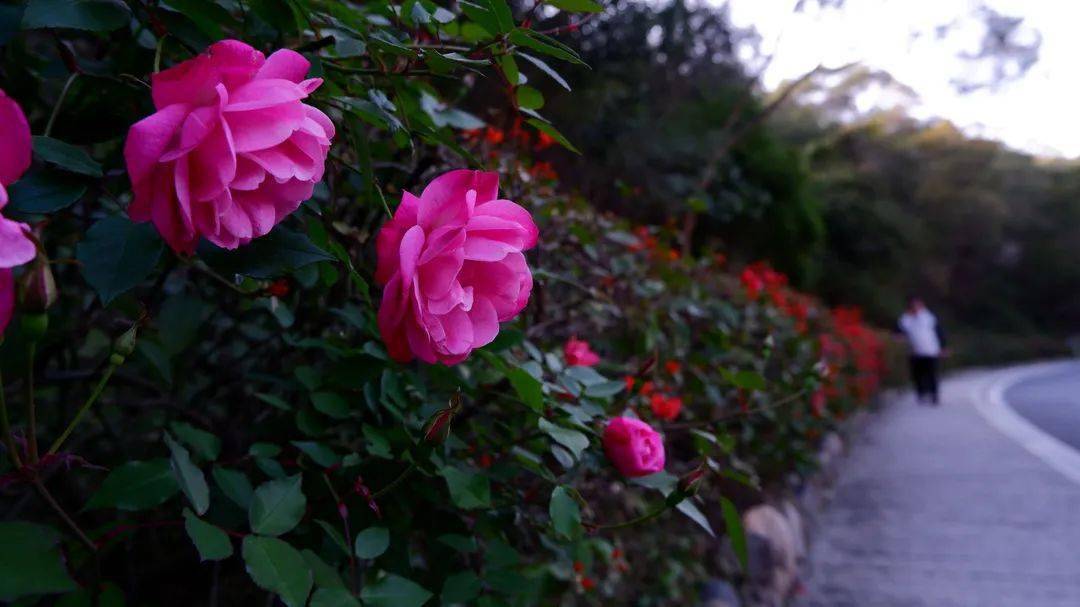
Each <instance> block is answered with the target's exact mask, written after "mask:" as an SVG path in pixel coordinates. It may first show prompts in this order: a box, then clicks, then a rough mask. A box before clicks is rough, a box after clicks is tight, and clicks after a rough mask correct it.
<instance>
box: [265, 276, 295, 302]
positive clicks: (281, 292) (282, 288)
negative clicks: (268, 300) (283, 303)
mask: <svg viewBox="0 0 1080 607" xmlns="http://www.w3.org/2000/svg"><path fill="white" fill-rule="evenodd" d="M289 290H290V288H289V281H288V280H286V279H284V278H279V279H277V280H275V281H274V282H272V283H270V286H268V287H266V294H267V295H269V296H271V297H285V296H286V295H288V294H289Z"/></svg>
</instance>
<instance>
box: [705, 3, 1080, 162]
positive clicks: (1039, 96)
mask: <svg viewBox="0 0 1080 607" xmlns="http://www.w3.org/2000/svg"><path fill="white" fill-rule="evenodd" d="M710 1H711V2H712V3H714V4H718V5H719V4H723V3H724V2H723V1H721V0H710ZM727 4H728V5H729V8H730V14H731V18H732V21H733V22H734V23H735V24H736V25H737V26H740V27H745V26H753V27H754V28H756V29H757V31H758V32H759V33H760V34H761V37H762V40H761V50H762V52H763V53H765V54H773V53H774V52H775V54H774V58H773V60H772V62H771V63H770V64H769V65H768V67H767V69H766V71H765V73H764V74H763V81H764V85H765V87H766V88H768V89H774V88H776V87H777V86H778V85H780V84H781V83H783V82H784V81H785V80H789V79H792V78H797V77H798V76H800V75H802V74H804V73H806V72H807V71H809V70H811V69H813V68H814V67H815V66H817V65H818V64H822V65H824V66H825V67H836V66H840V65H844V64H846V63H849V62H852V61H858V62H861V63H862V64H864V65H866V66H868V67H870V68H877V69H883V70H886V71H888V72H889V73H891V74H892V75H893V76H894V77H895V78H896V79H897V80H899V81H900V82H901V83H903V84H905V85H907V86H909V87H911V88H912V89H914V91H915V92H916V93H917V95H918V101H917V102H916V103H915V104H914V105H912V106H911V108H910V110H909V111H910V113H911V114H912V115H914V116H916V117H919V118H931V117H941V118H945V119H948V120H950V121H952V122H953V123H955V124H956V125H957V126H959V127H960V128H962V129H963V130H964V131H965V132H967V133H969V134H972V135H977V136H981V137H987V138H991V139H998V140H1001V141H1003V142H1005V143H1006V144H1007V145H1009V146H1011V147H1014V148H1017V149H1021V150H1025V151H1028V152H1031V153H1034V154H1039V155H1046V156H1058V157H1068V158H1075V157H1080V119H1078V118H1077V111H1078V110H1080V65H1078V64H1080V2H1076V1H1075V0H984V1H983V2H981V3H980V2H977V1H975V0H846V2H844V3H843V6H842V7H841V8H827V9H821V8H819V7H817V6H816V3H814V2H808V3H807V5H808V7H807V8H806V10H805V11H804V12H801V13H795V12H794V10H793V9H794V6H795V4H796V1H795V0H728V2H727ZM979 4H985V5H987V6H989V7H991V8H993V9H994V10H996V11H998V12H1000V13H1002V14H1005V15H1009V16H1016V17H1023V18H1024V22H1023V26H1022V31H1023V34H1022V35H1024V36H1027V37H1029V39H1033V38H1034V37H1035V36H1041V38H1042V46H1041V49H1040V51H1039V60H1038V61H1037V62H1036V63H1035V65H1034V66H1033V67H1031V69H1030V70H1028V72H1027V73H1026V74H1024V75H1023V76H1020V77H1018V78H1016V79H1015V80H1011V81H1009V82H1007V83H1005V84H1003V85H1001V86H1000V87H998V88H996V89H994V90H991V89H982V90H978V91H975V92H971V93H968V94H961V93H960V92H958V91H957V89H956V87H955V86H953V84H952V83H951V81H953V80H954V79H955V78H958V77H970V76H971V75H973V74H974V75H978V74H980V73H982V72H980V71H978V70H980V69H982V70H984V69H986V68H987V66H986V65H985V64H983V65H982V66H981V67H977V66H973V64H972V63H971V62H968V61H965V60H963V59H962V58H960V57H958V56H957V55H958V53H961V52H964V51H977V50H978V48H979V43H980V41H981V39H982V36H983V33H984V28H983V25H982V24H981V22H980V21H979V20H978V19H977V18H974V17H973V15H974V11H975V9H977V7H978V6H979ZM948 23H955V27H954V28H953V29H951V30H950V33H949V34H948V35H947V36H945V37H944V38H942V37H939V36H937V35H935V28H937V27H938V26H940V25H944V24H948ZM1036 32H1037V33H1036ZM774 49H775V51H774Z"/></svg>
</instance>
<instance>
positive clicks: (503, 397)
mask: <svg viewBox="0 0 1080 607" xmlns="http://www.w3.org/2000/svg"><path fill="white" fill-rule="evenodd" d="M599 10H602V7H600V6H599V5H596V4H594V3H592V2H591V1H583V2H550V3H546V4H545V5H544V8H542V9H541V8H540V6H539V5H537V6H535V7H533V6H511V5H509V4H507V3H504V2H503V1H502V0H480V1H478V2H470V3H460V4H452V5H451V4H443V3H438V4H437V3H434V2H431V1H429V0H420V1H410V2H405V3H391V2H387V1H384V0H376V1H373V2H363V3H352V2H345V3H341V2H321V1H316V0H287V1H286V0H259V1H253V2H244V3H233V2H221V3H217V2H209V1H205V0H198V1H185V2H166V3H149V4H146V3H131V4H125V3H121V2H116V1H114V0H84V1H83V2H80V3H79V7H78V10H76V9H70V10H66V9H65V10H61V9H60V8H58V5H57V4H56V3H54V2H46V1H45V0H30V1H28V2H23V3H20V4H18V5H14V8H7V7H5V9H4V10H2V11H0V20H2V26H3V27H0V44H3V53H2V55H0V75H2V78H3V80H2V81H0V88H3V89H4V90H5V91H7V93H8V95H10V98H9V97H3V98H0V101H3V104H0V111H2V112H6V113H5V114H4V115H3V117H4V118H5V119H4V120H3V121H2V122H0V129H10V128H15V129H16V130H15V131H12V132H11V134H10V135H9V133H8V132H7V131H5V132H4V137H3V139H2V140H0V160H2V161H3V162H2V163H0V164H2V166H0V183H2V184H3V186H4V188H5V192H6V194H7V198H8V203H7V206H6V207H4V209H3V211H4V217H5V219H3V220H2V221H3V222H4V223H2V224H0V228H2V231H0V235H2V237H3V239H4V240H0V245H2V249H0V259H3V264H0V267H2V268H3V270H2V272H0V318H6V317H7V316H8V315H9V313H10V311H11V309H12V307H14V309H15V314H16V316H15V317H14V318H13V322H11V323H10V325H8V327H7V330H6V332H5V333H4V340H3V344H2V345H0V370H2V371H3V373H2V374H0V377H2V387H0V390H2V391H3V392H2V393H3V395H4V397H5V398H3V399H0V413H2V414H3V415H0V422H2V427H0V434H2V435H3V436H2V438H3V441H4V454H5V455H4V458H3V463H2V466H3V468H2V469H0V491H3V492H4V495H5V497H6V498H11V499H5V500H4V501H3V505H2V506H0V508H2V510H0V511H2V513H3V515H2V517H0V561H2V562H3V563H5V567H7V568H8V569H7V570H5V573H10V575H6V576H0V577H2V578H3V579H0V600H3V601H16V604H39V603H40V604H54V603H56V602H57V601H60V604H65V605H67V604H75V605H79V604H113V605H121V604H131V605H136V604H160V605H185V606H186V605H192V604H202V603H209V604H228V605H234V604H235V605H248V604H268V603H271V604H284V605H287V606H289V607H296V606H300V605H312V606H316V607H325V606H328V605H344V606H349V605H360V604H363V605H365V606H368V607H383V606H390V605H393V606H395V607H402V606H403V607H410V606H412V607H418V606H420V605H435V604H441V605H459V604H469V605H472V604H476V605H486V606H502V605H550V604H567V605H569V604H626V603H629V602H637V603H639V604H673V603H692V602H694V601H695V600H696V597H695V596H694V588H695V586H696V584H697V582H700V581H702V580H703V579H706V578H707V577H710V576H716V575H721V574H723V575H728V576H729V577H730V578H731V579H736V578H737V577H738V576H737V574H735V573H734V572H728V571H725V570H722V569H721V568H719V567H716V566H713V564H714V562H713V559H711V558H710V556H712V555H715V554H718V553H720V552H722V551H723V549H722V546H724V545H725V544H724V541H727V542H728V544H730V546H731V547H732V548H731V549H732V550H733V552H734V553H735V556H736V557H738V559H741V560H743V561H745V558H746V554H745V549H744V547H745V543H744V542H743V541H741V527H740V524H739V521H738V508H739V507H741V506H743V505H745V504H746V499H747V496H750V497H751V498H760V496H761V495H762V494H763V492H764V491H766V490H773V489H776V488H780V489H783V488H786V487H788V483H789V482H790V479H791V478H792V477H793V476H794V477H796V478H798V477H799V476H800V475H801V474H804V473H806V472H809V471H810V470H812V469H813V466H814V461H813V453H814V451H815V449H816V445H817V442H818V441H819V440H820V439H821V437H822V436H823V434H824V433H825V432H828V431H830V430H832V429H834V428H835V427H836V424H837V422H838V417H839V416H843V415H847V414H849V413H850V412H851V411H853V410H854V409H855V408H856V407H858V406H862V405H863V404H864V403H865V399H867V398H869V397H870V396H871V395H872V391H873V389H874V382H875V381H876V379H877V374H878V372H879V369H880V367H879V363H878V360H879V358H878V356H877V354H875V352H876V350H875V349H876V348H877V345H876V343H875V341H874V337H873V335H874V334H873V332H872V331H871V330H870V329H868V328H867V327H865V325H864V324H863V323H862V321H861V319H860V318H858V316H857V315H856V314H854V313H852V312H850V311H836V312H834V313H830V312H829V311H828V310H827V309H826V308H825V307H824V306H822V305H820V304H818V303H817V302H815V301H814V300H813V299H811V298H809V297H808V296H804V295H802V294H799V293H797V292H795V291H794V290H793V289H792V288H791V287H790V286H789V285H788V284H787V281H786V280H784V279H783V278H782V277H781V276H780V275H779V274H777V273H775V271H773V270H769V272H772V274H768V273H766V274H765V275H764V277H761V276H758V275H759V274H761V273H762V268H765V267H766V266H764V265H755V266H753V267H752V269H751V272H752V273H754V276H755V277H757V278H760V282H761V284H760V286H757V287H755V289H756V290H755V291H754V292H752V293H746V292H744V291H743V290H742V289H740V288H739V279H738V277H737V276H738V274H737V271H733V270H731V269H729V268H728V266H727V265H726V256H734V255H735V253H734V252H725V253H723V254H721V253H713V252H710V251H704V250H701V251H697V250H688V251H686V254H683V253H682V252H681V250H680V249H679V247H678V235H677V234H676V233H675V231H674V230H673V228H671V227H670V226H664V227H655V226H641V225H633V224H631V223H630V222H629V221H627V220H625V219H622V218H618V217H613V216H610V215H605V214H602V213H599V212H598V211H597V210H596V209H594V208H592V207H591V206H590V205H589V204H588V202H587V201H585V200H582V199H580V198H579V197H577V196H575V195H573V194H572V193H567V192H563V191H561V190H559V189H558V175H557V170H556V166H558V164H557V157H558V156H557V155H558V154H560V153H570V152H569V151H564V150H570V149H572V148H573V144H572V142H570V141H567V140H566V139H565V137H563V135H562V134H561V133H560V132H559V130H558V128H557V126H556V125H553V124H551V123H550V122H548V121H547V120H545V119H544V117H543V115H542V114H541V113H540V111H539V110H541V109H542V107H543V99H544V93H543V91H542V90H541V89H543V88H544V87H546V86H549V85H553V86H558V87H563V86H564V85H565V79H564V78H563V76H561V75H560V73H559V71H558V70H560V69H565V68H567V67H570V68H571V69H574V68H573V66H575V65H578V64H580V59H579V58H578V55H577V53H576V52H575V51H574V49H572V48H570V47H568V46H566V45H565V44H563V43H562V42H560V39H559V35H560V34H562V33H564V32H567V31H570V30H571V29H573V28H576V27H578V26H579V25H580V24H582V23H585V24H587V22H588V19H589V16H588V15H587V14H582V13H589V12H596V11H599ZM478 74H480V75H482V76H483V79H481V78H478V76H477V75H478ZM492 83H499V85H498V88H499V89H500V90H499V91H496V93H498V94H494V93H493V91H492V90H491V89H490V88H489V87H491V86H494V85H493V84H492ZM541 83H544V84H541ZM11 100H16V101H17V102H18V103H19V104H20V105H21V106H22V108H23V109H24V110H25V115H26V117H27V118H28V119H29V120H26V121H22V122H20V121H17V120H15V119H14V118H12V119H11V120H8V119H7V118H8V117H9V116H11V117H17V116H22V113H21V112H20V113H17V114H16V113H11V112H16V111H17V110H13V109H12V108H14V107H17V106H15V105H14V104H13V103H11ZM12 125H14V127H13V126H12ZM23 125H25V126H26V127H28V128H23ZM30 133H33V134H34V135H35V136H34V137H32V138H31V137H30ZM14 144H17V145H14ZM31 147H32V150H33V152H32V158H31V156H30V149H31ZM28 165H29V169H27V166H28ZM16 180H17V181H16ZM416 192H419V194H418V195H417V194H415V193H416ZM24 225H25V226H26V227H24ZM31 228H32V230H33V232H32V233H33V234H34V236H33V237H31V236H30V234H31V232H29V230H30V229H31ZM30 261H33V263H28V262H30ZM4 264H8V265H4ZM9 268H14V269H13V270H11V269H9ZM372 284H375V285H377V287H373V286H372ZM754 284H757V283H756V282H755V283H754ZM16 293H18V296H17V297H15V294H16ZM765 294H767V295H768V296H765ZM747 295H750V297H748V296H747ZM793 302H795V303H793ZM598 353H599V354H598ZM601 354H602V356H601ZM414 359H418V360H414ZM823 398H824V401H822V399H823ZM723 537H726V538H727V539H726V540H723V539H721V538H723ZM738 559H737V560H738Z"/></svg>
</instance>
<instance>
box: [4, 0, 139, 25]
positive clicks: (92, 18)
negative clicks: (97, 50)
mask: <svg viewBox="0 0 1080 607" xmlns="http://www.w3.org/2000/svg"><path fill="white" fill-rule="evenodd" d="M130 19H131V10H130V9H128V7H127V5H126V4H124V3H123V2H121V1H120V0H30V2H29V3H28V4H27V5H26V12H24V13H23V20H22V27H23V29H28V30H29V29H41V28H54V27H55V28H71V29H81V30H89V31H92V32H108V31H112V30H114V29H118V28H121V27H124V26H126V25H127V24H128V21H129V20H130Z"/></svg>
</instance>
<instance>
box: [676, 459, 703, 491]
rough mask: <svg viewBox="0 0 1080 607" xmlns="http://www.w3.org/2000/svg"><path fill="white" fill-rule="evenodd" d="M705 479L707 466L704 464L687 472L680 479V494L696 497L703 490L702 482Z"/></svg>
mask: <svg viewBox="0 0 1080 607" xmlns="http://www.w3.org/2000/svg"><path fill="white" fill-rule="evenodd" d="M704 478H705V465H704V464H702V465H700V466H698V467H697V468H694V469H693V470H691V471H690V472H687V473H686V474H684V475H683V476H682V477H681V478H680V479H679V492H680V493H682V494H683V495H695V494H697V492H698V489H699V488H701V481H702V479H704Z"/></svg>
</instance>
